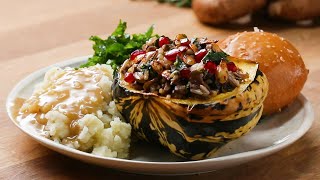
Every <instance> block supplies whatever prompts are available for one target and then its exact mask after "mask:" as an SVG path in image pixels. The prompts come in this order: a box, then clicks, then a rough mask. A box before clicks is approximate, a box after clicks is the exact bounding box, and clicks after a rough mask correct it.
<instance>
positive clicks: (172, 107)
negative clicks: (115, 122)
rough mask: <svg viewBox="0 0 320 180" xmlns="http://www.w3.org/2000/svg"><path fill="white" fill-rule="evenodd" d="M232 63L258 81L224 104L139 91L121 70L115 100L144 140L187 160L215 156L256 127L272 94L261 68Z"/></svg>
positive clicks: (223, 100)
mask: <svg viewBox="0 0 320 180" xmlns="http://www.w3.org/2000/svg"><path fill="white" fill-rule="evenodd" d="M229 60H231V61H233V62H235V63H236V64H237V66H238V67H240V68H242V69H244V70H246V69H248V71H247V72H248V73H250V74H249V75H250V76H251V77H252V78H251V80H250V82H248V84H247V85H246V86H244V87H242V88H243V89H242V90H241V88H239V89H238V90H237V91H235V92H232V93H229V94H228V93H226V95H223V94H222V95H220V96H219V97H217V98H218V99H217V98H213V99H209V100H206V101H203V102H202V101H201V100H188V99H187V100H179V99H170V98H166V97H162V96H158V95H155V94H152V93H143V92H139V91H135V90H133V89H130V88H129V86H127V85H126V83H125V82H124V81H123V76H124V75H123V74H121V69H120V70H119V71H118V74H117V75H116V76H115V80H114V84H113V89H112V90H113V98H114V100H115V103H116V106H117V108H118V110H119V112H120V113H121V114H122V116H123V117H124V119H125V120H126V121H127V122H129V123H130V124H131V125H132V129H133V132H134V133H135V134H136V135H137V136H138V137H139V138H141V139H143V140H146V141H148V142H150V143H157V144H161V145H163V146H165V147H167V148H168V149H169V150H170V151H171V152H172V153H174V154H176V155H178V156H180V157H183V158H186V159H190V160H199V159H204V158H208V157H212V156H213V155H214V153H215V152H216V151H217V150H218V149H219V148H220V147H222V146H223V145H225V144H226V143H228V142H229V141H231V140H234V139H237V138H239V137H241V136H243V135H244V134H246V133H248V132H249V131H250V130H251V129H252V128H254V127H255V126H256V124H257V122H258V121H259V119H260V117H261V114H262V111H263V100H264V99H265V97H266V94H267V92H268V81H267V78H266V76H265V75H264V74H263V73H262V72H261V71H260V70H259V69H258V67H257V66H258V65H257V64H253V63H252V62H248V61H246V62H244V61H243V60H239V59H232V58H230V59H229ZM125 63H126V62H125ZM242 65H243V66H242ZM250 68H251V69H250ZM254 68H255V69H254Z"/></svg>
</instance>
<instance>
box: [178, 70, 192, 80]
mask: <svg viewBox="0 0 320 180" xmlns="http://www.w3.org/2000/svg"><path fill="white" fill-rule="evenodd" d="M180 76H181V77H182V78H186V79H189V78H190V70H189V69H188V68H184V69H182V70H181V71H180Z"/></svg>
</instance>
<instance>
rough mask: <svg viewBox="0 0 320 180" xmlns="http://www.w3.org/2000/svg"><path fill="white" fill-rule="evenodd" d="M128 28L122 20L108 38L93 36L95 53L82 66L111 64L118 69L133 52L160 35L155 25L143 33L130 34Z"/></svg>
mask: <svg viewBox="0 0 320 180" xmlns="http://www.w3.org/2000/svg"><path fill="white" fill-rule="evenodd" d="M126 29H127V23H126V22H122V21H121V20H120V22H119V25H118V27H117V28H116V29H115V30H114V32H113V33H112V34H111V35H110V36H109V37H108V38H107V39H101V38H100V37H98V36H91V37H90V40H91V41H93V42H94V45H93V50H94V55H93V56H92V57H91V58H89V60H88V62H86V63H85V64H82V65H81V66H80V67H88V66H94V65H96V64H109V65H111V66H112V68H113V69H117V68H118V67H119V66H120V65H121V64H122V63H123V62H124V61H125V60H126V59H128V58H129V56H130V53H131V52H133V51H134V50H136V49H141V48H142V45H143V44H145V43H146V41H147V40H149V39H150V38H151V37H154V36H158V35H155V34H153V26H151V27H150V28H149V29H148V30H147V32H145V33H143V34H132V35H130V34H127V33H126V32H125V31H126Z"/></svg>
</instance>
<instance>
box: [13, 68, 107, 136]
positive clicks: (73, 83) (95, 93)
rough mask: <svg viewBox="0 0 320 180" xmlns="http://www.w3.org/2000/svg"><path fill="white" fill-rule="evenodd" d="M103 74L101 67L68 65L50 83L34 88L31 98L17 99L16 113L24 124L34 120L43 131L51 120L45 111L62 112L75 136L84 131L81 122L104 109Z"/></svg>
mask: <svg viewBox="0 0 320 180" xmlns="http://www.w3.org/2000/svg"><path fill="white" fill-rule="evenodd" d="M103 75H104V73H103V72H102V71H101V70H91V69H78V70H75V69H72V68H66V69H65V70H64V71H62V73H58V77H57V78H55V79H54V80H50V83H48V84H45V85H42V89H40V90H36V91H34V93H33V94H32V96H31V97H30V98H29V99H27V100H25V99H23V98H17V99H15V102H14V105H13V106H12V115H13V117H15V118H16V120H17V121H18V122H20V124H22V125H23V124H26V123H28V124H30V123H31V124H33V125H35V126H36V127H37V128H38V129H41V130H43V128H44V126H45V125H46V124H47V121H48V120H47V119H46V118H45V114H46V113H48V112H49V111H52V110H53V111H59V112H60V113H63V114H64V115H65V116H67V117H68V119H69V122H68V124H69V130H70V134H69V136H68V138H69V139H73V138H74V137H75V136H77V135H78V134H79V131H80V129H79V126H78V122H77V121H78V120H79V119H80V118H82V117H83V116H84V115H86V114H91V113H96V112H97V111H98V110H101V109H103V107H102V106H103V105H104V103H103V100H104V96H103V91H102V89H101V87H100V86H99V81H100V80H101V78H102V77H103ZM50 78H52V77H50Z"/></svg>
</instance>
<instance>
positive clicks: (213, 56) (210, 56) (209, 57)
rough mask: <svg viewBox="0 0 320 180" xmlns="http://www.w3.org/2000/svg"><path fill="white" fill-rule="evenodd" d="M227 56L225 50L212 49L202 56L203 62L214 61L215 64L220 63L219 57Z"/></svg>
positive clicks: (224, 57)
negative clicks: (215, 50)
mask: <svg viewBox="0 0 320 180" xmlns="http://www.w3.org/2000/svg"><path fill="white" fill-rule="evenodd" d="M227 57H228V54H226V53H225V52H222V51H221V52H214V51H209V52H208V53H207V54H206V55H205V56H204V57H203V62H204V63H206V62H208V61H212V62H215V63H217V64H219V63H220V61H221V59H225V60H227V59H226V58H227Z"/></svg>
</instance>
